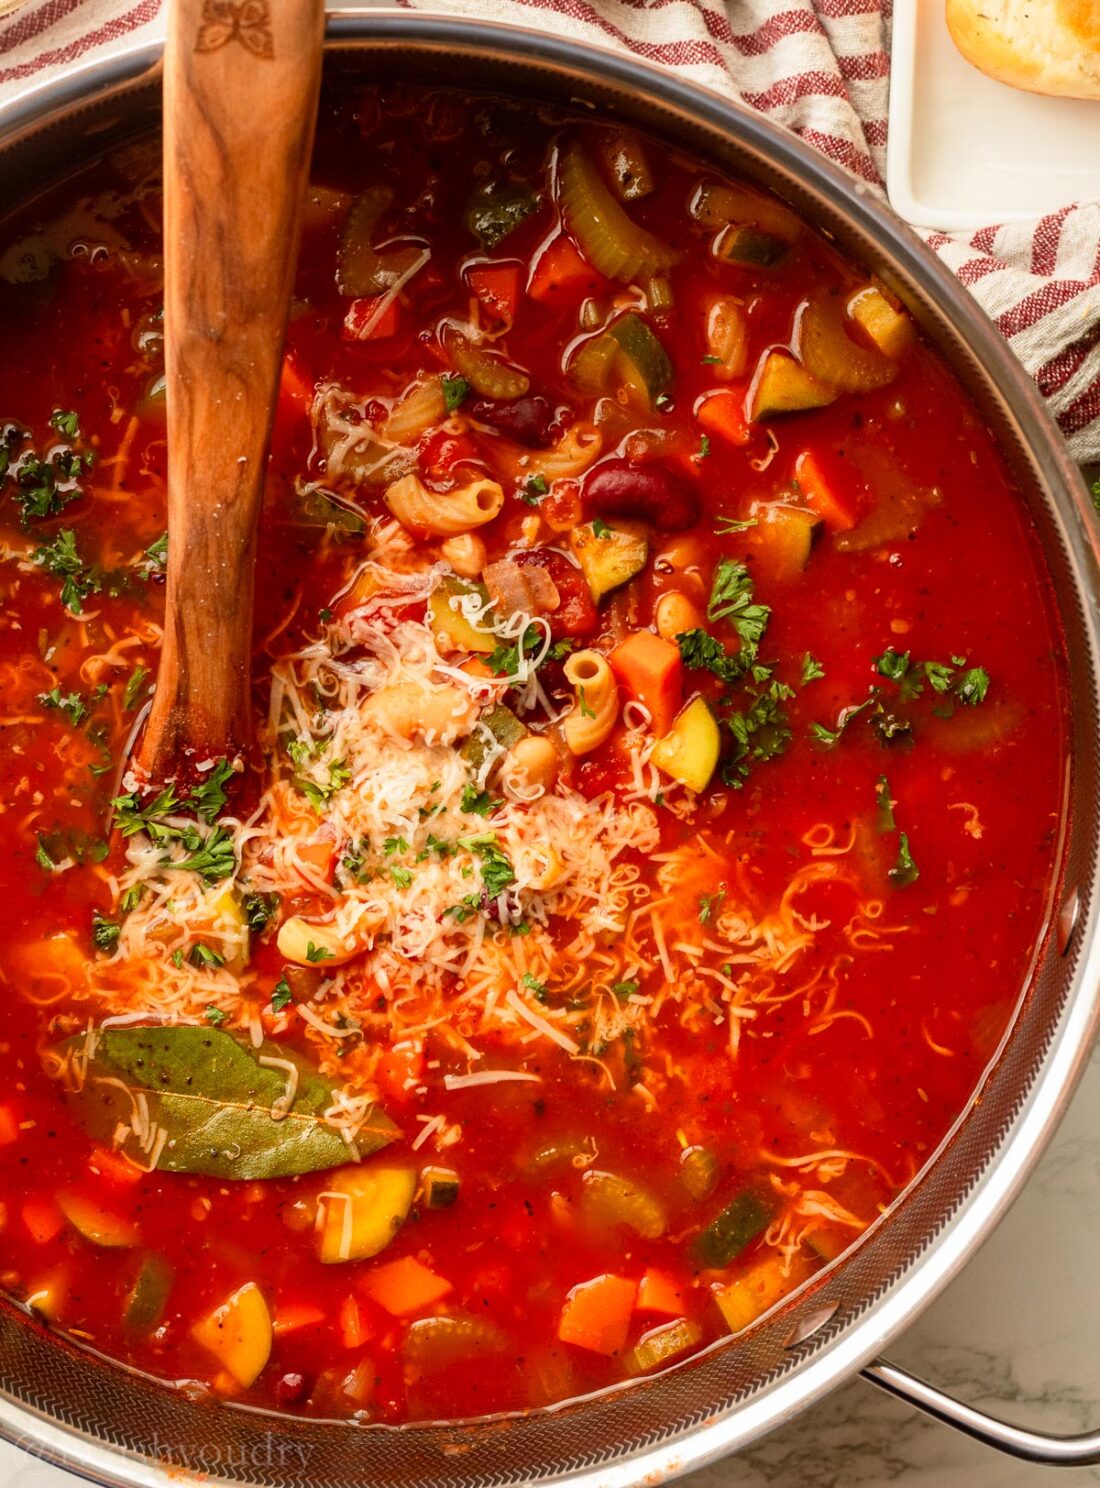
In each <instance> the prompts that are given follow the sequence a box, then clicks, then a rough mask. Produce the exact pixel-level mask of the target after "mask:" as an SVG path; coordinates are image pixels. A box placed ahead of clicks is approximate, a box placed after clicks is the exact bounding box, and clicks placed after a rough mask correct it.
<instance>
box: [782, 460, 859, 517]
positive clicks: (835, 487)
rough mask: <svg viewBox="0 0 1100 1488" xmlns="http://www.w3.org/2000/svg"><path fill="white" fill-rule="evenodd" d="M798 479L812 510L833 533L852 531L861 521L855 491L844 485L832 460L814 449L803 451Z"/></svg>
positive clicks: (796, 472)
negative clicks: (845, 488) (847, 488)
mask: <svg viewBox="0 0 1100 1488" xmlns="http://www.w3.org/2000/svg"><path fill="white" fill-rule="evenodd" d="M794 478H795V480H796V481H797V483H798V489H799V492H800V494H801V496H802V498H803V499H804V501H805V502H806V505H807V506H808V507H809V508H810V510H811V511H815V512H816V513H817V515H818V516H819V517H820V518H821V520H822V521H823V522H824V523H825V525H826V527H828V528H829V530H830V532H850V531H851V530H852V528H853V527H854V526H855V525H856V522H857V521H858V520H859V512H858V509H857V506H856V497H855V493H854V492H852V491H850V490H844V489H842V488H841V482H840V479H839V472H837V471H836V470H834V469H833V468H832V462H831V461H828V460H827V459H826V458H825V457H824V456H823V455H821V454H820V453H819V452H817V451H814V450H803V451H802V453H801V454H800V455H799V457H798V459H797V460H796V461H795V462H794Z"/></svg>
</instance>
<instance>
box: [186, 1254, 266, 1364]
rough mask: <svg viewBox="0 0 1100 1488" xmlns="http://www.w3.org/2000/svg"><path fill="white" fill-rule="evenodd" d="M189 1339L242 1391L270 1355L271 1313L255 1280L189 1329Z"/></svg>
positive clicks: (246, 1283)
mask: <svg viewBox="0 0 1100 1488" xmlns="http://www.w3.org/2000/svg"><path fill="white" fill-rule="evenodd" d="M191 1337H192V1338H193V1339H194V1340H195V1342H196V1343H200V1344H202V1346H203V1348H204V1349H208V1350H209V1351H210V1353H212V1354H213V1355H214V1357H215V1359H217V1361H218V1363H219V1364H220V1365H221V1366H222V1368H223V1369H224V1370H225V1371H226V1372H227V1373H228V1374H231V1375H232V1376H233V1378H234V1379H235V1380H236V1381H237V1383H238V1384H239V1385H241V1386H243V1387H244V1388H245V1389H247V1388H248V1386H249V1385H251V1384H253V1383H254V1382H255V1381H256V1380H257V1379H258V1378H259V1376H260V1374H261V1373H262V1371H263V1368H264V1366H265V1364H266V1363H267V1361H268V1359H269V1357H270V1356H271V1313H270V1312H269V1311H268V1307H267V1303H266V1302H265V1301H264V1294H263V1292H261V1291H260V1289H259V1287H258V1286H257V1285H256V1283H255V1282H254V1281H248V1282H245V1284H244V1286H242V1287H238V1288H237V1290H236V1291H235V1292H234V1293H233V1294H232V1296H230V1297H227V1298H226V1300H225V1301H224V1302H223V1303H222V1305H221V1306H220V1307H215V1308H214V1310H213V1312H211V1313H208V1314H207V1316H206V1317H204V1318H202V1319H200V1321H199V1322H197V1323H196V1324H195V1326H194V1327H193V1328H192V1329H191Z"/></svg>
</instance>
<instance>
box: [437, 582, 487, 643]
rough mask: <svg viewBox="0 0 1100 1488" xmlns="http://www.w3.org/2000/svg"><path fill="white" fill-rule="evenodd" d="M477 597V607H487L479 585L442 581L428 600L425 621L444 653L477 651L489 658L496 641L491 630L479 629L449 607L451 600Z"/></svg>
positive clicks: (459, 610)
mask: <svg viewBox="0 0 1100 1488" xmlns="http://www.w3.org/2000/svg"><path fill="white" fill-rule="evenodd" d="M468 595H474V596H476V598H477V600H478V602H479V604H482V605H484V604H486V603H487V602H488V599H489V596H488V594H487V593H486V592H485V588H484V586H483V585H481V584H467V583H464V582H463V580H462V579H452V578H449V577H448V578H445V579H444V580H443V582H442V583H441V584H440V585H439V586H438V588H436V589H434V590H433V591H432V596H431V598H430V599H429V600H428V619H429V623H430V625H431V627H432V634H433V635H434V636H435V639H436V643H437V644H438V645H439V647H440V649H441V650H443V651H477V652H480V653H481V655H482V656H488V655H490V654H491V653H492V652H493V651H495V650H496V648H497V645H498V644H499V642H498V638H497V637H496V636H495V635H494V634H493V632H492V631H491V630H481V629H479V628H478V627H477V626H476V625H474V624H473V623H472V622H471V621H470V620H467V618H466V616H465V615H464V614H463V613H462V611H461V609H459V608H457V606H456V605H454V604H452V603H451V601H452V600H458V599H463V598H465V597H466V596H468Z"/></svg>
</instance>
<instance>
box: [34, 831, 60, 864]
mask: <svg viewBox="0 0 1100 1488" xmlns="http://www.w3.org/2000/svg"><path fill="white" fill-rule="evenodd" d="M37 840H38V846H37V848H36V849H35V854H34V861H35V862H36V863H37V864H38V866H39V868H44V869H45V870H46V872H47V873H52V872H53V870H54V869H55V868H56V867H57V864H56V863H55V862H54V860H53V858H51V857H50V854H49V852H48V850H47V848H46V839H45V838H44V837H43V835H42V833H41V832H39V833H38V834H37Z"/></svg>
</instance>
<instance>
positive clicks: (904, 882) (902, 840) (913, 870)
mask: <svg viewBox="0 0 1100 1488" xmlns="http://www.w3.org/2000/svg"><path fill="white" fill-rule="evenodd" d="M887 877H888V878H889V880H890V882H891V883H892V884H893V885H894V887H895V888H896V889H906V888H908V887H909V885H910V884H913V883H916V881H917V879H918V878H919V877H920V869H919V868H918V867H917V865H916V863H915V862H914V861H913V854H912V853H911V852H910V851H909V838H908V836H907V835H906V833H904V832H900V833H899V834H898V860H897V862H896V863H895V864H894V866H893V867H892V868H891V869H890V872H889V873H888V875H887Z"/></svg>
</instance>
